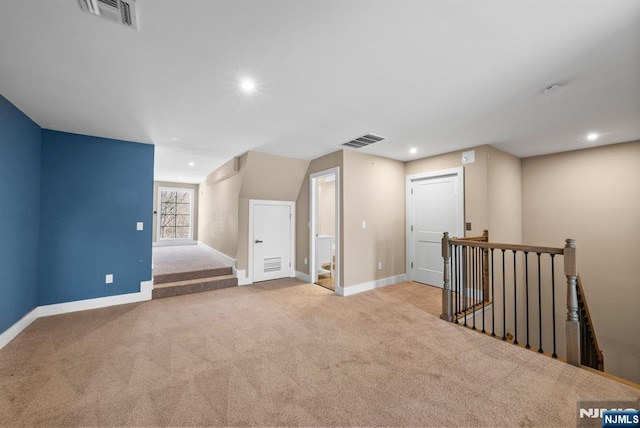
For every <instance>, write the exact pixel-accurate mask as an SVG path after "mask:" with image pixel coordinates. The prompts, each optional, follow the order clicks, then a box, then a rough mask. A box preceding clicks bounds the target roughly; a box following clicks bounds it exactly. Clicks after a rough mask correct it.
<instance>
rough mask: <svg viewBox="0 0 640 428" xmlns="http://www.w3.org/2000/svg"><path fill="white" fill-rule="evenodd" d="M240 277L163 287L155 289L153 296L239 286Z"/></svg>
mask: <svg viewBox="0 0 640 428" xmlns="http://www.w3.org/2000/svg"><path fill="white" fill-rule="evenodd" d="M237 286H238V278H230V279H222V280H213V281H203V282H200V283H197V284H190V285H179V286H175V287H163V288H157V289H154V290H153V293H152V297H153V298H154V299H161V298H163V297H173V296H181V295H183V294H193V293H200V292H203V291H211V290H218V289H221V288H229V287H237Z"/></svg>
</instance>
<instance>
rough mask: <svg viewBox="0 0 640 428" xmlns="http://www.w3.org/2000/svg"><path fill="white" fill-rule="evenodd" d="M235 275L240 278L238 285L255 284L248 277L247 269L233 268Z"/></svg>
mask: <svg viewBox="0 0 640 428" xmlns="http://www.w3.org/2000/svg"><path fill="white" fill-rule="evenodd" d="M233 274H234V275H235V277H236V278H238V285H250V284H253V281H252V280H251V278H249V277H247V271H246V269H236V268H235V267H234V268H233Z"/></svg>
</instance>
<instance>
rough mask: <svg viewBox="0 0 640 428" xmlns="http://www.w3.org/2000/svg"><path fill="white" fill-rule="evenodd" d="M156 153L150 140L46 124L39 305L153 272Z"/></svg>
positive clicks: (105, 292)
mask: <svg viewBox="0 0 640 428" xmlns="http://www.w3.org/2000/svg"><path fill="white" fill-rule="evenodd" d="M153 156H154V147H153V146H151V145H146V144H137V143H131V142H125V141H119V140H111V139H106V138H98V137H89V136H86V135H77V134H69V133H64V132H57V131H50V130H43V131H42V169H41V180H42V181H41V183H42V184H41V195H42V196H41V213H42V215H41V217H40V290H39V302H38V303H39V305H47V304H53V303H62V302H70V301H75V300H83V299H90V298H95V297H105V296H112V295H116V294H125V293H135V292H138V291H140V282H141V281H146V280H150V279H151V250H152V234H151V227H152V219H153ZM139 221H142V222H144V230H143V231H137V230H136V222H139ZM106 274H113V275H114V282H113V284H105V275H106Z"/></svg>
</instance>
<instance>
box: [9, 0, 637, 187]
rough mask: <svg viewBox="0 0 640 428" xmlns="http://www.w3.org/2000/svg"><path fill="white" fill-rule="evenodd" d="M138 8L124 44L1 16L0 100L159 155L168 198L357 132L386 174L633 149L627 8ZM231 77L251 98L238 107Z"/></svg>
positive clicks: (18, 5) (557, 3)
mask: <svg viewBox="0 0 640 428" xmlns="http://www.w3.org/2000/svg"><path fill="white" fill-rule="evenodd" d="M137 8H138V18H139V24H140V31H138V32H136V31H133V30H130V29H128V28H125V27H123V26H119V25H117V24H114V23H112V22H109V21H106V20H103V19H100V18H98V17H95V16H92V15H90V14H87V13H84V12H82V11H81V10H80V7H79V5H78V2H77V0H29V1H21V0H7V1H3V4H2V13H0V58H1V60H0V93H2V94H3V95H4V96H5V97H7V98H8V99H9V100H10V101H12V102H13V103H14V104H16V105H17V106H18V107H19V108H20V109H22V110H23V111H24V112H25V113H26V114H27V115H29V116H30V117H31V118H32V119H34V120H35V121H36V122H37V123H38V124H39V125H40V126H42V127H44V128H49V129H55V130H61V131H67V132H76V133H83V134H89V135H98V136H104V137H109V138H118V139H124V140H132V141H138V142H145V143H153V144H155V145H156V178H157V179H161V180H168V181H178V180H181V181H185V182H199V181H202V180H204V178H205V177H206V175H207V174H208V173H210V172H211V171H213V170H214V169H215V168H216V167H218V166H219V165H221V164H222V163H224V162H225V161H227V160H229V159H230V158H232V157H233V156H236V155H238V154H240V153H244V152H246V151H247V150H256V151H259V152H264V153H269V154H275V155H281V156H287V157H294V158H299V159H304V160H309V159H313V158H316V157H318V156H320V155H323V154H326V153H329V152H332V151H335V150H337V149H338V148H339V146H340V144H342V143H344V142H346V141H348V140H351V139H353V138H355V137H358V136H360V135H362V134H365V133H369V132H371V133H375V134H379V135H382V136H385V137H387V140H385V141H383V142H380V143H377V144H374V145H372V146H370V147H368V148H365V149H362V150H363V151H364V152H366V153H372V154H376V155H381V156H386V157H390V158H393V159H399V160H409V159H413V158H416V157H424V156H429V155H434V154H439V153H444V152H448V151H452V150H457V149H461V148H466V147H470V146H475V145H480V144H491V145H494V146H496V147H498V148H500V149H502V150H505V151H507V152H509V153H512V154H515V155H517V156H520V157H526V156H531V155H537V154H544V153H552V152H559V151H565V150H572V149H577V148H582V147H587V146H588V145H590V144H611V143H617V142H623V141H631V140H637V139H640V120H639V119H640V2H639V1H637V0H607V1H602V0H554V1H545V0H521V1H509V0H474V1H471V0H468V1H464V0H461V1H451V0H415V1H407V0H384V1H383V0H368V1H356V0H315V1H314V0H308V1H299V0H242V1H238V0H217V1H210V0H189V1H180V0H138V1H137ZM244 77H250V78H252V79H254V80H255V82H256V84H257V92H256V93H254V94H252V95H250V96H249V95H247V94H244V93H242V92H241V91H239V88H238V82H239V80H241V79H242V78H244ZM557 82H561V83H563V84H564V86H563V87H562V88H561V89H560V90H559V91H556V92H552V93H548V94H545V93H544V91H543V89H544V88H545V87H547V86H549V85H551V84H553V83H557ZM588 132H598V133H599V134H601V137H600V138H599V139H598V140H597V141H595V142H587V141H586V140H585V135H586V134H587V133H588ZM411 147H415V148H417V153H416V154H410V153H409V149H410V148H411ZM190 162H193V163H194V165H193V166H189V163H190Z"/></svg>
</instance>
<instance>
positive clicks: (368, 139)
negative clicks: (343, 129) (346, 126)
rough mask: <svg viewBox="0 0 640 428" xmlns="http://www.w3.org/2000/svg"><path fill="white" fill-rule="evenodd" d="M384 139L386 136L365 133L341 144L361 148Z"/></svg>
mask: <svg viewBox="0 0 640 428" xmlns="http://www.w3.org/2000/svg"><path fill="white" fill-rule="evenodd" d="M382 140H386V137H381V136H380V135H375V134H365V135H362V136H360V137H358V138H354V139H353V140H351V141H348V142H346V143H344V144H343V146H347V147H352V148H354V149H361V148H363V147H366V146H368V145H370V144H373V143H377V142H378V141H382Z"/></svg>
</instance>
